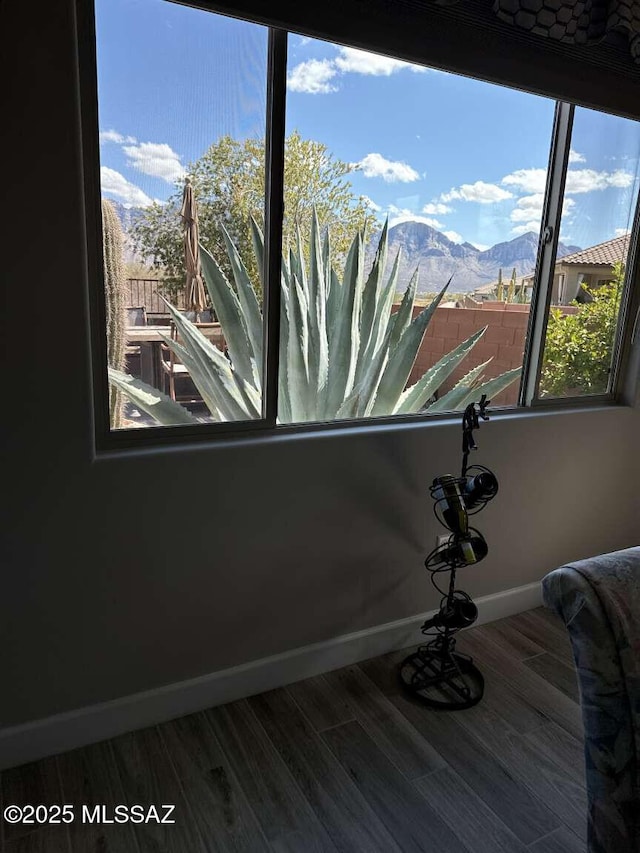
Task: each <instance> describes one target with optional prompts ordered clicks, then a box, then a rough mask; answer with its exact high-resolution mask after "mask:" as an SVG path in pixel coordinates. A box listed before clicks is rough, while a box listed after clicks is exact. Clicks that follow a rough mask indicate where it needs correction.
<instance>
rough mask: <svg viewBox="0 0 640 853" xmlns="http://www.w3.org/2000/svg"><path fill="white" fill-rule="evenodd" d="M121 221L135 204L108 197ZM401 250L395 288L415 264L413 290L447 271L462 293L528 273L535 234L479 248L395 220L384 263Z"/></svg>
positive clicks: (427, 288)
mask: <svg viewBox="0 0 640 853" xmlns="http://www.w3.org/2000/svg"><path fill="white" fill-rule="evenodd" d="M110 201H111V203H112V204H113V206H114V208H115V210H116V213H117V214H118V217H119V219H120V222H121V224H122V228H123V231H124V232H125V235H127V231H128V229H129V227H130V226H131V223H132V221H133V219H134V217H135V216H136V215H137V214H138V213H139V208H135V207H125V206H124V205H123V204H121V203H120V202H118V201H115V200H113V199H110ZM378 237H379V235H374V236H373V238H372V239H371V241H370V243H369V246H368V248H367V268H368V266H369V265H370V263H371V261H373V257H374V254H375V250H376V248H377V245H378ZM400 249H401V250H402V255H401V260H400V267H399V274H398V284H397V288H396V289H397V290H398V291H404V290H405V288H406V286H407V285H408V283H409V280H410V278H411V276H412V275H413V273H414V271H415V269H416V267H419V278H418V293H434V292H435V291H437V290H439V289H440V288H441V287H443V286H444V284H445V283H446V282H447V281H448V280H449V278H450V277H451V276H453V281H452V282H451V287H450V291H451V292H452V293H468V292H469V291H472V290H475V289H476V288H478V287H482V286H483V285H485V284H491V283H492V282H495V281H497V279H498V271H499V270H500V269H502V277H503V279H504V280H505V282H508V281H509V279H510V277H511V273H512V270H513V268H514V267H515V270H516V275H517V276H518V278H519V277H521V276H523V275H527V274H528V273H531V272H532V271H533V269H534V267H535V264H536V256H537V252H538V235H537V234H535V233H534V232H533V231H528V232H527V233H526V234H522V235H520V236H519V237H515V238H514V239H513V240H508V241H506V242H504V243H496V245H495V246H491V248H489V249H485V250H481V249H478V248H477V247H476V246H473V245H472V244H471V243H454V242H453V241H452V240H450V239H449V238H448V237H447V236H446V235H445V234H443V233H442V232H441V231H438V230H437V229H436V228H432V227H431V226H430V225H426V224H425V223H424V222H416V221H408V222H400V223H399V224H398V225H394V226H393V227H392V228H390V229H389V252H388V269H389V270H390V269H391V265H392V264H393V262H394V261H395V258H396V255H397V254H398V251H399V250H400ZM579 249H580V247H579V246H566V245H565V244H564V243H558V253H557V257H559V258H561V257H563V256H564V255H569V254H571V253H572V252H577V251H579ZM125 256H126V257H125V260H126V261H131V260H135V259H136V256H135V252H134V250H133V246H132V245H131V242H130V240H129V239H128V237H127V236H125Z"/></svg>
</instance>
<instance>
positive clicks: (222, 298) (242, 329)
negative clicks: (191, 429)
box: [200, 244, 260, 387]
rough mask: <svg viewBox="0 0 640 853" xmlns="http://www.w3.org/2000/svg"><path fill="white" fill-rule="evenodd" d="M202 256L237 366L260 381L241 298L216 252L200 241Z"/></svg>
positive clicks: (244, 375)
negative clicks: (215, 256) (224, 271)
mask: <svg viewBox="0 0 640 853" xmlns="http://www.w3.org/2000/svg"><path fill="white" fill-rule="evenodd" d="M200 257H201V260H202V271H203V273H204V280H205V284H206V285H207V290H208V291H209V296H210V298H211V303H212V305H213V307H214V309H215V312H216V314H217V315H218V319H219V320H220V325H221V326H222V330H223V332H224V337H225V340H226V342H227V348H228V350H229V355H230V356H231V361H232V362H233V368H234V370H237V371H238V373H239V374H240V375H241V376H242V378H243V379H244V380H245V382H251V383H256V382H259V381H260V380H259V377H257V376H256V371H255V365H256V363H257V362H256V360H255V353H254V352H253V347H252V346H251V343H250V341H249V333H248V331H247V323H246V320H245V316H244V314H243V311H242V306H241V304H240V300H239V299H238V297H237V296H236V293H235V291H234V289H233V288H232V287H231V285H230V284H229V282H228V280H227V277H226V275H225V274H224V273H223V272H222V270H221V269H220V267H219V266H218V263H217V262H216V260H215V258H214V257H213V255H212V254H211V253H210V252H209V251H208V250H207V249H206V248H205V247H204V246H203V245H202V244H200ZM257 387H258V386H257Z"/></svg>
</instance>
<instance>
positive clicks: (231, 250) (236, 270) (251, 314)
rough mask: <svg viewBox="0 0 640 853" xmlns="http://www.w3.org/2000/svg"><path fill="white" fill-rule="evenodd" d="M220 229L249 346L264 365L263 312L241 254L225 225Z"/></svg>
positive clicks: (254, 357) (253, 355) (254, 358)
mask: <svg viewBox="0 0 640 853" xmlns="http://www.w3.org/2000/svg"><path fill="white" fill-rule="evenodd" d="M220 228H221V229H222V237H223V239H224V243H225V247H226V250H227V256H228V258H229V263H230V264H231V271H232V273H233V280H234V282H235V285H236V292H237V294H238V300H239V302H240V308H241V310H242V315H243V317H244V321H245V328H246V331H247V336H248V338H249V344H250V345H251V349H252V351H253V352H252V356H251V357H252V358H253V360H254V361H255V363H256V364H262V311H261V310H260V305H259V304H258V299H257V297H256V292H255V290H254V288H253V285H252V284H251V280H250V279H249V273H248V272H247V268H246V267H245V265H244V262H243V260H242V258H241V257H240V253H239V252H238V250H237V249H236V247H235V245H234V243H233V240H232V239H231V237H230V236H229V233H228V231H227V229H226V228H225V227H224V225H221V226H220Z"/></svg>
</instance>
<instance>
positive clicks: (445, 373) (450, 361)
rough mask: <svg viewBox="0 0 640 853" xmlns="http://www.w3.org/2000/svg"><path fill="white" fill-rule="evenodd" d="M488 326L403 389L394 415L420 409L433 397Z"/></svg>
mask: <svg viewBox="0 0 640 853" xmlns="http://www.w3.org/2000/svg"><path fill="white" fill-rule="evenodd" d="M487 328H488V327H487V326H485V327H484V328H483V329H480V330H479V331H477V332H475V333H474V334H473V335H471V337H469V338H467V340H466V341H463V342H462V343H461V344H459V345H458V346H457V347H456V348H455V349H454V350H452V351H451V352H449V353H447V354H446V355H444V356H443V357H442V358H441V359H440V360H439V361H437V362H436V363H435V364H434V365H433V366H432V367H430V368H429V369H428V370H427V371H426V373H423V375H422V376H421V377H420V379H419V380H418V381H417V382H416V383H415V384H414V385H412V386H411V387H410V388H407V390H406V391H403V392H402V394H401V395H400V399H399V400H398V402H397V404H396V406H395V408H394V410H393V413H394V415H395V414H397V415H404V414H409V413H410V412H418V411H420V409H422V407H423V406H424V405H425V403H426V402H427V401H428V400H429V399H430V398H431V397H433V395H434V394H435V392H436V391H437V390H438V388H439V387H440V386H441V385H442V383H443V382H445V381H446V380H447V379H448V378H449V376H450V375H451V374H452V373H453V371H454V370H455V369H456V367H457V366H458V365H459V364H460V362H461V361H462V359H463V358H465V356H467V355H468V353H470V352H471V350H472V349H473V347H474V346H475V345H476V344H477V343H478V341H479V340H480V338H481V337H482V336H483V335H484V333H485V332H486V331H487Z"/></svg>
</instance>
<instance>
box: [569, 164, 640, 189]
mask: <svg viewBox="0 0 640 853" xmlns="http://www.w3.org/2000/svg"><path fill="white" fill-rule="evenodd" d="M632 183H633V175H632V174H631V172H625V171H624V169H616V171H615V172H596V171H595V170H594V169H570V170H569V171H568V172H567V183H566V188H565V192H567V193H590V192H592V191H593V190H604V189H606V188H607V187H618V188H622V189H624V188H626V187H630V186H631V184H632Z"/></svg>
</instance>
